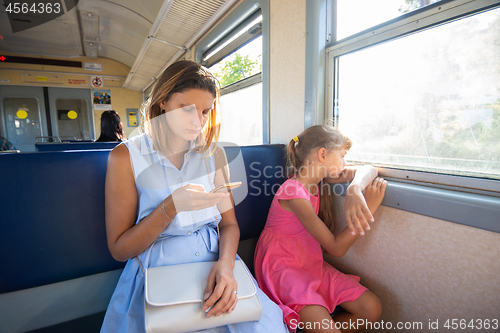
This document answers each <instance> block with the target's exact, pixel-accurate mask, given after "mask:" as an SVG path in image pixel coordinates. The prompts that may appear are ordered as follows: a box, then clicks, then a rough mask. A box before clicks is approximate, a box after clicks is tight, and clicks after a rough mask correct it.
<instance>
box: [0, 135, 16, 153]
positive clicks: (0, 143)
mask: <svg viewBox="0 0 500 333" xmlns="http://www.w3.org/2000/svg"><path fill="white" fill-rule="evenodd" d="M4 150H16V147H14V145H13V144H12V142H10V141H9V140H7V138H4V137H3V136H0V151H4Z"/></svg>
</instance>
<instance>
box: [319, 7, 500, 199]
mask: <svg viewBox="0 0 500 333" xmlns="http://www.w3.org/2000/svg"><path fill="white" fill-rule="evenodd" d="M495 7H497V8H500V3H499V2H498V1H495V0H454V1H445V0H442V1H440V2H437V3H434V4H432V5H429V6H426V7H423V8H420V9H418V10H415V11H412V12H410V13H407V14H404V15H402V16H400V17H398V18H395V19H393V20H390V21H388V22H385V23H383V24H380V25H377V26H374V27H372V28H370V29H366V30H364V31H361V32H359V33H357V34H355V35H352V36H349V37H346V38H344V39H342V40H339V41H334V42H332V43H330V44H328V45H327V47H326V53H327V82H328V84H327V89H326V90H327V91H326V93H325V97H326V101H325V105H326V106H327V119H333V121H334V124H335V126H337V124H338V121H337V120H338V107H337V100H336V96H338V86H339V83H338V82H337V79H338V77H337V75H336V73H338V61H337V59H338V57H340V56H342V55H346V54H348V53H352V52H356V51H359V50H362V49H364V48H367V47H372V46H374V45H377V44H380V43H383V42H388V41H391V40H395V39H398V38H402V37H406V36H409V35H411V34H414V33H418V32H421V31H423V30H426V29H430V28H433V27H436V26H439V25H441V24H445V23H449V22H452V21H455V20H458V19H461V18H464V17H467V16H471V15H475V14H478V13H480V12H483V11H487V10H491V9H493V8H495ZM335 16H336V13H335V15H334V17H335ZM334 39H335V38H334ZM350 162H353V163H356V164H373V165H374V166H376V167H377V169H378V170H379V174H380V175H381V176H382V177H386V178H388V179H394V180H399V181H400V180H402V181H404V182H412V183H414V184H420V185H424V186H431V187H432V186H434V187H443V186H444V187H450V186H451V187H453V188H455V190H456V188H459V189H460V191H462V192H467V193H477V192H478V191H479V192H480V193H483V194H485V195H489V196H495V197H500V181H499V180H495V179H489V178H481V177H478V176H471V177H469V176H463V175H452V174H444V173H439V172H432V171H419V170H413V169H403V168H400V167H398V166H395V165H394V166H392V165H384V164H382V163H380V164H377V163H367V162H361V161H350Z"/></svg>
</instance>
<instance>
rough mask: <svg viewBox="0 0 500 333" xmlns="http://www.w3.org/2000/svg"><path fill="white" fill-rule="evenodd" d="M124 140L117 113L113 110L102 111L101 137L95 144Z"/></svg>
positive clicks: (121, 125)
mask: <svg viewBox="0 0 500 333" xmlns="http://www.w3.org/2000/svg"><path fill="white" fill-rule="evenodd" d="M126 139H127V138H126V137H125V132H124V131H123V124H122V122H121V120H120V116H119V115H118V112H116V111H115V110H109V111H104V112H103V113H102V114H101V135H100V136H99V139H97V140H95V142H108V141H123V140H126Z"/></svg>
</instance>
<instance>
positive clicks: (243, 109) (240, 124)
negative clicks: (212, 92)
mask: <svg viewBox="0 0 500 333" xmlns="http://www.w3.org/2000/svg"><path fill="white" fill-rule="evenodd" d="M220 106H221V132H220V137H219V141H221V142H231V143H235V144H237V145H239V146H244V145H259V144H262V143H263V142H262V141H263V140H262V138H263V133H262V120H263V119H262V83H257V84H254V85H252V86H250V87H247V88H243V89H240V90H237V91H235V92H232V93H229V94H225V95H223V96H222V97H221V100H220Z"/></svg>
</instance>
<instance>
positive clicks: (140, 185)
mask: <svg viewBox="0 0 500 333" xmlns="http://www.w3.org/2000/svg"><path fill="white" fill-rule="evenodd" d="M124 144H125V145H126V146H127V148H128V150H129V153H130V157H131V161H132V166H133V171H134V178H135V184H136V188H137V193H138V197H139V203H138V204H139V206H138V217H137V221H136V223H139V222H140V221H141V220H142V219H143V218H144V217H146V216H147V215H149V214H150V213H151V212H152V211H153V210H154V209H155V208H156V207H157V206H158V205H159V204H160V203H161V201H162V200H163V199H165V198H166V197H168V196H169V195H170V194H171V193H172V192H173V191H174V190H176V189H177V188H179V187H181V186H183V185H186V184H189V183H191V184H199V185H203V187H204V188H205V191H207V192H209V191H210V190H211V189H212V188H213V185H212V184H211V183H210V180H209V178H208V175H207V166H208V169H209V171H210V177H211V180H212V182H213V181H214V177H215V160H214V156H213V154H212V155H211V156H209V157H207V158H206V163H205V159H204V158H203V154H199V153H196V152H195V151H192V149H193V148H194V142H192V143H191V147H190V150H189V151H188V152H187V153H185V154H184V164H183V165H182V167H181V169H180V170H179V169H177V168H176V167H175V166H174V165H173V164H172V163H171V162H170V161H169V160H168V158H166V157H165V156H164V155H163V154H162V153H160V152H158V151H156V150H154V149H153V141H152V139H151V138H150V137H149V136H148V135H147V134H141V135H139V136H135V137H133V138H131V139H130V140H128V141H126V142H125V143H124ZM215 214H217V218H218V221H220V220H221V216H220V212H219V211H218V210H217V208H216V207H215V206H213V207H209V208H205V209H201V210H195V211H189V212H180V213H178V214H177V215H176V216H175V218H174V219H173V221H172V222H171V223H170V224H169V226H168V228H166V229H165V230H164V231H163V232H162V233H161V234H160V237H163V236H169V235H170V236H174V235H186V234H187V233H191V232H194V231H196V230H198V229H200V228H201V227H203V226H204V225H206V224H212V226H213V227H215Z"/></svg>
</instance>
